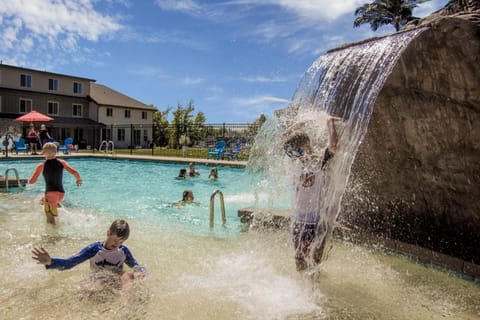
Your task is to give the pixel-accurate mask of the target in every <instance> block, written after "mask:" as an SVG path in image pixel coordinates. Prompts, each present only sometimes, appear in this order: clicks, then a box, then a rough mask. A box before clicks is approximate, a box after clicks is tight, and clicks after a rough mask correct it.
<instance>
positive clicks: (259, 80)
mask: <svg viewBox="0 0 480 320" xmlns="http://www.w3.org/2000/svg"><path fill="white" fill-rule="evenodd" d="M240 80H243V81H246V82H254V83H279V82H287V81H288V80H287V79H286V78H284V77H265V76H250V77H241V78H240Z"/></svg>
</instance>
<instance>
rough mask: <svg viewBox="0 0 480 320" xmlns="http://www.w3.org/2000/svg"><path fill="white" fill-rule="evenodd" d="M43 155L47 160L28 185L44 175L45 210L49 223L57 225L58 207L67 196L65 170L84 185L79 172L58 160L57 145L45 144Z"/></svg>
mask: <svg viewBox="0 0 480 320" xmlns="http://www.w3.org/2000/svg"><path fill="white" fill-rule="evenodd" d="M42 153H43V155H44V156H45V159H46V160H45V162H42V163H40V164H39V165H38V166H37V167H36V168H35V171H34V172H33V175H32V176H31V177H30V180H28V183H30V184H33V183H35V182H37V179H38V177H39V176H40V174H43V178H44V179H45V196H44V198H43V208H44V211H45V215H46V217H47V222H48V223H51V224H55V217H56V216H57V215H58V205H59V203H60V202H61V201H62V200H63V198H64V196H65V189H64V188H63V169H66V170H67V171H68V172H70V173H71V174H72V175H73V176H74V177H75V178H76V179H77V186H81V185H82V178H81V177H80V174H79V173H78V171H77V170H75V169H74V168H73V167H71V166H70V165H69V164H68V163H67V162H66V161H65V160H62V159H57V145H56V144H55V143H53V142H47V143H45V144H44V145H43V148H42Z"/></svg>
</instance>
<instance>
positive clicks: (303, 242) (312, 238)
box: [283, 117, 340, 271]
mask: <svg viewBox="0 0 480 320" xmlns="http://www.w3.org/2000/svg"><path fill="white" fill-rule="evenodd" d="M337 120H340V118H336V117H329V118H328V120H327V128H328V136H329V138H328V146H327V148H326V149H325V153H324V156H323V159H322V160H321V161H320V159H318V158H317V157H315V155H314V154H313V148H312V145H311V142H310V138H309V136H308V135H307V134H306V133H305V132H304V131H302V130H291V131H288V132H286V133H285V135H284V143H283V146H284V150H285V154H286V155H287V156H288V157H289V158H291V159H294V160H299V162H300V166H299V170H300V172H299V174H298V176H297V180H296V188H295V192H294V196H293V201H292V209H293V216H294V222H293V226H292V238H293V244H294V247H295V263H296V267H297V271H304V270H306V269H307V268H308V267H309V266H310V263H311V261H312V260H313V263H314V264H318V263H320V261H321V259H322V255H323V251H324V249H325V241H326V237H325V236H326V230H327V226H326V225H325V224H326V222H325V221H324V220H325V219H323V220H322V219H321V214H322V203H323V200H324V199H323V196H324V180H325V168H326V165H327V163H328V160H329V159H331V158H332V157H333V155H334V154H335V152H336V151H337V143H338V137H337V132H336V130H335V125H334V122H335V121H337Z"/></svg>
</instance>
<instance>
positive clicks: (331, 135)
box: [327, 117, 342, 153]
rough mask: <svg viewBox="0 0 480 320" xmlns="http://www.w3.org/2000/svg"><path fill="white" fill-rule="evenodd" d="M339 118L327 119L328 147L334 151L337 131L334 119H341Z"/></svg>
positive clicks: (336, 142) (336, 143)
mask: <svg viewBox="0 0 480 320" xmlns="http://www.w3.org/2000/svg"><path fill="white" fill-rule="evenodd" d="M341 120H342V119H341V118H338V117H329V118H328V120H327V127H328V149H329V150H330V151H331V152H332V153H335V152H336V151H337V147H338V136H337V131H336V130H335V123H334V122H335V121H341Z"/></svg>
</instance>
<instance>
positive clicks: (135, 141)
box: [133, 130, 142, 146]
mask: <svg viewBox="0 0 480 320" xmlns="http://www.w3.org/2000/svg"><path fill="white" fill-rule="evenodd" d="M141 134H142V131H141V130H133V145H134V146H139V145H140V144H141V143H140V135H141Z"/></svg>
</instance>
